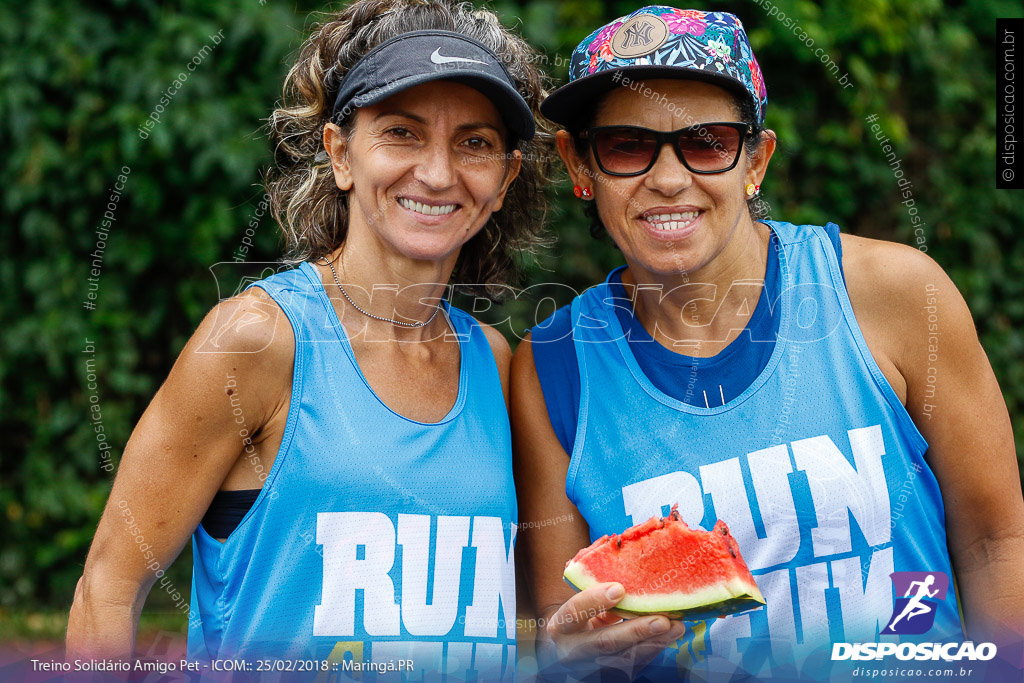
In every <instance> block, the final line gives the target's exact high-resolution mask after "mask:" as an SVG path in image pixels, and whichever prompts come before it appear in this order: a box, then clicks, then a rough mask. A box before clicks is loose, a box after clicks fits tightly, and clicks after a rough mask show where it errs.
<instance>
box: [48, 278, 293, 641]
mask: <svg viewBox="0 0 1024 683" xmlns="http://www.w3.org/2000/svg"><path fill="white" fill-rule="evenodd" d="M293 360H294V339H293V334H292V331H291V327H290V324H289V323H288V321H287V318H286V317H285V315H284V314H283V312H282V311H281V309H280V308H278V307H277V305H276V304H274V303H273V301H272V300H271V299H270V298H269V297H268V296H267V294H266V293H265V292H263V291H262V290H260V289H257V288H253V289H251V290H248V291H247V292H245V293H243V294H241V295H239V296H237V297H235V298H233V299H229V300H227V301H224V302H222V303H221V304H219V305H218V306H216V307H215V308H214V309H213V310H212V311H211V312H210V314H209V315H207V317H206V318H205V319H204V320H203V322H202V324H200V326H199V329H198V330H197V331H196V333H195V334H194V335H193V336H192V339H191V340H190V341H189V342H188V344H187V345H186V346H185V348H184V350H182V352H181V355H180V356H179V357H178V360H177V362H176V363H175V364H174V367H173V368H172V369H171V372H170V374H169V376H168V377H167V381H166V382H164V384H163V386H161V387H160V390H159V391H158V392H157V393H156V396H154V398H153V401H152V402H151V403H150V405H149V407H148V408H147V409H146V411H145V413H143V415H142V418H141V419H140V420H139V423H138V425H137V426H136V427H135V430H134V431H133V433H132V436H131V438H130V440H129V441H128V444H127V445H126V446H125V450H124V455H123V457H122V459H121V464H120V467H119V468H118V471H117V477H116V478H115V480H114V486H113V489H112V490H111V493H110V498H109V499H108V500H107V505H106V508H105V509H104V512H103V516H102V518H101V519H100V523H99V526H98V528H97V530H96V535H95V537H94V539H93V542H92V546H91V548H90V550H89V555H88V557H87V559H86V562H85V569H84V571H83V574H82V578H81V579H79V581H78V585H77V587H76V589H75V596H74V602H73V604H72V606H71V614H70V616H69V619H68V630H67V656H68V657H69V658H71V659H73V658H76V657H78V658H83V657H85V658H87V657H105V658H107V657H109V658H126V657H130V656H131V655H132V652H133V649H134V645H135V633H136V628H137V625H138V619H139V614H140V612H141V611H142V605H143V603H144V602H145V599H146V595H147V594H148V592H149V590H150V588H151V587H152V585H153V583H154V582H155V581H156V579H157V575H156V572H157V571H158V570H164V569H166V568H167V567H168V566H169V565H170V564H171V563H172V562H173V561H174V559H175V558H176V557H177V556H178V554H179V553H180V552H181V549H182V547H183V546H184V545H185V543H186V541H187V540H188V538H189V536H190V535H191V534H192V533H193V532H194V531H195V529H196V527H197V526H198V525H199V522H200V520H201V519H202V517H203V515H204V514H205V512H206V509H207V508H208V507H209V505H210V501H211V500H212V499H213V496H214V494H215V493H216V492H217V490H218V489H219V488H220V486H221V483H222V482H223V481H224V479H225V477H226V476H227V475H228V473H229V472H230V471H231V470H232V468H233V466H234V465H235V464H236V461H237V460H238V458H239V455H240V454H241V453H242V451H243V448H244V446H245V444H244V443H243V438H244V437H242V436H240V434H239V431H240V427H239V425H238V424H237V422H236V420H237V415H236V414H235V411H237V410H238V409H241V411H242V413H243V415H244V422H245V424H246V428H247V429H248V430H249V433H250V435H251V434H253V433H255V432H256V431H257V430H258V429H260V428H261V427H263V426H264V425H266V424H268V422H269V421H270V419H271V418H272V417H273V416H275V415H276V414H278V413H279V412H280V410H281V409H282V407H284V410H285V411H287V400H288V398H289V392H290V387H291V374H292V363H293ZM232 399H234V400H232ZM282 399H283V401H284V403H282ZM265 467H267V468H269V463H268V464H266V465H265Z"/></svg>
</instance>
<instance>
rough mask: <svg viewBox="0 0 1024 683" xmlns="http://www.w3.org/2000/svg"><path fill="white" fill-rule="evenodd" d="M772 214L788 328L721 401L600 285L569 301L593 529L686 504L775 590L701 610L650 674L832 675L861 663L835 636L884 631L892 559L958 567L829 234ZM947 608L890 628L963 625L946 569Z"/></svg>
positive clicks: (582, 503)
mask: <svg viewBox="0 0 1024 683" xmlns="http://www.w3.org/2000/svg"><path fill="white" fill-rule="evenodd" d="M767 222H768V224H769V225H770V226H771V228H772V230H774V231H775V233H776V234H777V236H778V238H779V241H780V244H781V245H782V247H781V250H780V253H779V257H780V279H781V284H782V286H781V291H782V294H781V295H780V297H779V299H777V300H776V302H774V304H775V305H776V306H781V320H780V328H779V339H778V341H777V343H776V345H775V349H774V353H773V354H772V356H771V358H770V360H769V361H768V365H767V367H765V368H764V370H763V371H762V372H761V374H760V375H759V376H758V377H757V378H756V379H755V380H754V382H753V383H752V384H751V385H750V386H749V387H748V388H747V389H746V391H743V392H742V393H741V394H740V395H739V396H737V397H736V398H734V399H732V400H730V401H728V402H727V403H726V404H725V405H721V406H714V407H711V408H705V407H703V406H701V407H698V406H694V405H687V404H686V403H683V402H681V401H678V400H676V399H674V398H671V397H670V396H667V395H666V394H664V393H663V392H661V391H659V390H658V389H657V388H656V387H655V386H654V384H653V383H652V382H651V380H650V379H649V378H648V377H646V376H645V375H644V374H643V372H642V371H641V370H640V368H639V365H638V364H637V361H636V358H635V357H634V355H633V353H632V351H631V350H630V348H629V344H628V342H627V340H626V339H625V338H624V335H623V330H622V327H621V325H620V323H619V319H618V316H616V315H615V313H614V310H612V309H611V308H610V305H609V304H608V301H607V299H609V298H610V297H608V296H607V294H608V293H607V291H606V290H607V287H606V285H600V286H598V287H595V288H592V289H590V290H588V291H587V292H585V293H584V294H583V295H581V296H580V297H578V298H577V299H576V300H574V301H573V304H572V320H573V322H574V339H575V345H576V355H577V359H578V363H579V370H580V377H581V378H582V382H583V383H582V388H581V400H580V416H579V421H578V424H577V432H576V439H575V447H574V449H573V452H572V454H571V461H570V465H569V471H568V476H567V479H566V489H565V490H566V493H567V495H568V496H569V498H570V500H572V502H573V503H574V504H575V505H576V506H577V507H578V508H579V511H580V513H581V514H582V515H583V517H584V518H585V519H586V521H587V523H588V524H589V526H590V536H591V540H595V539H597V538H598V537H600V536H602V535H604V534H612V533H617V532H621V531H623V530H624V529H626V528H627V527H629V526H632V525H634V524H638V523H640V522H643V521H645V520H646V519H648V518H650V517H651V516H653V515H664V514H667V512H668V510H669V506H670V505H672V504H674V503H678V504H679V512H680V513H681V514H682V517H683V520H684V521H685V522H686V523H687V524H689V525H691V526H700V527H702V528H704V529H706V530H707V529H711V528H712V526H713V525H714V523H715V520H716V519H722V520H725V522H726V523H727V524H728V526H729V529H730V530H731V531H732V534H733V535H734V536H735V538H736V540H737V541H738V543H739V546H740V550H741V552H742V554H743V557H744V559H745V560H746V562H747V564H748V566H749V567H750V569H751V572H752V573H753V575H754V577H755V579H756V580H757V583H758V585H759V587H760V589H761V591H762V593H763V594H764V596H765V599H766V600H767V606H766V607H762V608H759V609H758V610H756V611H752V612H748V613H744V614H739V615H734V616H730V617H725V618H720V619H715V620H711V621H708V622H701V623H695V624H691V625H690V629H689V630H688V632H687V634H686V635H685V636H684V638H683V639H681V640H680V641H678V642H677V643H676V645H675V646H674V647H672V648H669V649H667V650H665V651H664V652H663V653H662V655H661V657H660V658H659V659H658V660H656V661H655V662H654V663H653V664H652V665H651V666H650V667H648V668H647V669H646V670H645V672H646V673H645V675H646V676H648V677H650V679H652V680H665V679H667V678H671V679H674V678H675V677H676V676H677V675H678V676H680V677H681V676H682V675H683V673H684V672H685V671H687V670H688V669H693V671H694V672H695V673H696V672H703V673H701V674H700V677H702V678H705V679H707V680H716V681H717V680H728V679H729V677H730V676H731V675H734V674H739V675H741V676H742V675H749V676H753V677H754V678H756V679H759V680H760V679H769V678H780V677H781V678H784V679H786V680H795V679H797V678H799V679H800V680H805V679H815V680H829V676H830V675H833V676H834V675H837V674H838V673H839V672H841V671H843V670H844V669H843V668H842V667H844V666H846V667H849V666H853V665H860V664H864V663H865V662H854V663H853V664H851V663H850V662H835V663H833V662H831V661H830V654H831V650H832V643H834V642H850V643H857V642H878V641H879V636H878V634H879V632H880V631H881V630H883V629H885V627H886V625H887V624H888V623H889V620H890V617H891V616H892V613H893V607H894V589H893V583H892V582H891V581H890V574H892V573H893V572H894V571H895V572H900V571H932V572H945V573H946V574H951V570H950V560H949V554H948V550H947V546H946V532H945V523H944V512H943V504H942V498H941V495H940V492H939V487H938V484H937V482H936V480H935V477H934V475H933V473H932V471H931V469H930V467H929V466H928V464H927V463H926V462H925V460H924V458H923V457H922V456H923V454H924V452H925V450H926V448H927V443H926V442H925V440H924V438H923V437H922V436H921V434H920V432H919V431H918V430H917V428H916V426H915V425H914V423H913V422H912V421H911V419H910V416H909V415H908V414H907V411H906V410H905V409H904V407H903V405H901V403H900V401H899V399H898V398H897V396H896V395H895V393H894V392H893V390H892V388H891V387H890V386H889V384H888V382H887V381H886V379H885V377H884V376H883V374H882V372H881V370H880V369H879V368H878V366H877V364H876V363H875V361H874V360H873V358H872V356H871V353H870V352H869V351H868V347H867V344H866V343H865V341H864V337H863V336H862V334H861V331H860V328H859V327H858V325H857V321H856V319H855V318H854V315H853V309H852V308H851V305H850V300H849V297H848V295H847V292H846V287H845V285H844V283H843V279H842V276H841V274H840V270H839V264H838V261H837V259H836V254H835V250H834V248H833V247H832V246H831V244H830V242H829V239H828V237H827V235H826V233H825V231H824V229H823V228H821V227H818V226H810V225H802V226H795V225H792V224H789V223H779V222H774V221H767ZM922 291H923V290H922ZM923 301H924V294H923V293H922V302H923ZM896 597H902V595H900V596H896ZM937 610H938V612H937V614H936V615H935V623H934V625H933V627H932V628H931V629H929V630H928V632H927V633H925V634H923V635H920V636H898V637H897V636H890V635H882V636H881V640H892V641H895V642H905V641H908V640H910V641H915V642H919V641H928V642H931V641H945V640H959V639H962V637H963V634H962V631H961V624H960V620H959V616H958V609H957V603H956V596H955V594H954V591H953V584H952V583H950V588H949V591H948V596H947V597H946V599H945V600H942V601H941V602H940V603H939V604H938V606H937ZM914 664H915V665H916V664H918V663H917V662H914ZM926 664H927V663H926ZM876 668H877V667H876ZM847 675H848V674H847Z"/></svg>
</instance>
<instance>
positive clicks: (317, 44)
mask: <svg viewBox="0 0 1024 683" xmlns="http://www.w3.org/2000/svg"><path fill="white" fill-rule="evenodd" d="M317 14H320V15H321V16H322V21H319V22H318V23H315V24H314V25H313V27H312V29H311V32H310V35H309V37H308V38H307V39H306V40H305V42H303V44H302V46H301V47H300V48H299V51H298V56H297V58H296V61H295V64H294V65H293V66H292V67H291V69H290V70H289V72H288V76H287V77H286V79H285V83H284V92H283V101H282V102H280V103H278V106H277V107H276V108H275V109H274V111H273V113H272V114H271V115H270V117H269V119H268V123H267V126H268V128H269V130H270V137H271V139H272V140H273V142H274V160H275V165H274V166H273V167H272V168H271V169H269V170H268V172H267V173H266V175H265V178H264V181H265V184H266V188H267V194H268V196H269V199H270V212H271V215H273V217H274V219H275V220H276V221H277V223H278V225H279V226H280V227H281V230H282V231H283V233H284V238H285V242H286V255H285V257H284V259H283V260H284V262H286V263H290V264H292V265H295V264H298V263H301V262H303V261H313V260H316V259H318V258H320V257H322V256H325V255H326V254H328V253H330V252H331V251H333V250H334V249H336V248H337V247H338V246H340V245H341V244H342V243H344V241H345V237H346V234H347V231H348V220H349V213H348V193H347V192H345V191H343V190H340V189H339V188H338V186H337V185H336V184H335V181H334V174H333V172H332V169H331V163H330V159H329V157H328V156H327V152H326V150H325V149H324V146H323V137H322V136H323V128H324V125H325V124H326V123H328V122H329V121H330V120H331V109H332V107H333V104H334V98H335V96H336V95H337V92H338V87H339V85H340V84H341V81H342V79H343V78H344V76H345V74H346V73H348V71H349V69H351V68H352V66H354V65H355V63H356V62H357V61H359V59H360V58H361V57H362V56H363V55H365V54H366V53H368V52H369V51H370V50H372V49H373V48H374V47H376V46H377V45H379V44H381V43H383V42H384V41H386V40H388V39H389V38H393V37H395V36H398V35H401V34H403V33H408V32H411V31H418V30H424V29H435V30H437V29H440V30H447V31H454V32H456V33H461V34H463V35H465V36H467V37H469V38H472V39H473V40H476V41H478V42H480V43H482V44H484V45H485V46H487V47H488V48H490V49H491V51H492V52H494V53H495V54H496V55H497V56H498V58H499V59H501V61H502V63H503V64H504V65H505V67H506V68H507V69H508V71H509V73H510V74H511V76H512V79H513V81H514V83H515V85H516V89H517V90H518V91H519V93H520V94H521V95H522V96H523V98H524V99H525V100H526V102H527V104H528V105H529V106H530V109H531V110H532V111H533V113H534V118H535V119H536V121H537V134H536V135H535V136H534V138H533V140H531V141H529V142H518V143H517V147H518V149H519V150H520V151H521V153H522V156H523V159H522V166H521V169H520V171H519V175H518V177H517V178H516V179H515V180H514V181H513V182H512V184H511V186H510V187H509V189H508V193H507V194H506V195H505V200H504V202H503V205H502V208H501V210H499V211H497V212H495V213H494V214H493V215H492V216H491V217H490V219H489V220H488V222H487V224H486V225H485V226H484V228H483V229H482V230H480V232H479V233H477V234H476V235H475V236H474V237H473V238H472V239H470V241H469V242H467V243H466V244H465V245H464V246H463V247H462V251H461V252H460V254H459V259H458V261H457V262H456V264H455V269H454V270H453V272H452V277H451V281H452V282H453V283H455V285H456V288H457V289H459V290H461V291H463V292H465V293H468V294H471V295H477V296H483V297H487V298H490V299H497V298H500V296H501V295H502V294H503V293H504V292H507V291H508V288H507V287H503V285H509V284H516V283H517V282H518V280H519V278H520V277H521V256H522V255H523V254H524V253H527V252H531V251H533V250H534V249H535V248H536V247H537V246H538V245H540V244H543V243H544V242H545V240H544V239H542V237H541V231H542V228H543V226H544V222H545V220H546V217H547V212H548V203H547V199H546V197H545V194H544V191H543V190H544V186H545V184H546V183H547V181H548V179H549V175H550V171H551V160H552V157H553V154H552V150H553V139H554V136H553V130H552V127H551V124H550V123H548V122H547V121H546V119H544V118H543V117H541V116H539V115H538V114H539V107H540V103H541V101H543V99H544V97H545V96H546V95H547V87H548V79H547V76H546V75H545V74H544V72H543V71H542V70H541V69H540V68H539V67H538V66H537V64H538V62H540V61H541V60H542V57H541V55H540V54H539V53H538V52H536V51H535V50H534V49H533V48H532V47H530V45H528V44H527V43H526V41H525V40H523V39H522V38H521V37H519V36H518V35H516V34H514V33H512V32H511V31H509V30H507V29H506V28H504V27H503V26H502V25H501V24H500V23H499V21H498V17H497V16H496V15H495V14H494V13H493V12H491V11H489V10H486V9H476V8H475V7H473V5H472V4H470V3H468V2H453V1H451V0H357V1H356V2H353V3H351V4H350V5H348V6H347V7H346V8H345V9H344V10H342V11H341V12H327V13H317ZM351 121H352V117H348V119H347V120H345V121H343V122H342V123H341V128H342V131H343V133H345V134H348V135H351V126H352V123H351Z"/></svg>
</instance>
